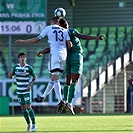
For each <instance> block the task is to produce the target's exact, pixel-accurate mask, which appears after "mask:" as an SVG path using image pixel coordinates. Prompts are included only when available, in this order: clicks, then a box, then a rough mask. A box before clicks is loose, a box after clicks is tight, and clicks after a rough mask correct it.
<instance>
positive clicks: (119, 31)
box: [117, 26, 125, 34]
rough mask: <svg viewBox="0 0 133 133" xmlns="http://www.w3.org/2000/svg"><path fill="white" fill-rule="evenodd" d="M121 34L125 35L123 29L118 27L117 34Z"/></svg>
mask: <svg viewBox="0 0 133 133" xmlns="http://www.w3.org/2000/svg"><path fill="white" fill-rule="evenodd" d="M121 32H122V33H125V27H124V26H120V27H118V28H117V34H118V33H121Z"/></svg>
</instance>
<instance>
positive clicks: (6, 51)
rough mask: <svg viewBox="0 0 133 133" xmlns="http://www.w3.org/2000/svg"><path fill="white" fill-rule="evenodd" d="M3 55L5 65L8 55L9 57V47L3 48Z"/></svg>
mask: <svg viewBox="0 0 133 133" xmlns="http://www.w3.org/2000/svg"><path fill="white" fill-rule="evenodd" d="M3 53H4V54H3V56H4V59H5V62H6V66H7V65H8V57H9V49H8V48H4V49H3Z"/></svg>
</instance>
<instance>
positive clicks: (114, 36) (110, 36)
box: [108, 32, 116, 39]
mask: <svg viewBox="0 0 133 133" xmlns="http://www.w3.org/2000/svg"><path fill="white" fill-rule="evenodd" d="M108 39H116V33H115V32H108Z"/></svg>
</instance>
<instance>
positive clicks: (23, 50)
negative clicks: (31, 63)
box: [19, 48, 27, 54]
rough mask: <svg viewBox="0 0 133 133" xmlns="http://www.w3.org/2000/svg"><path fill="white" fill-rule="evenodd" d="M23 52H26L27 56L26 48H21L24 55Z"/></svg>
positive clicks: (20, 51)
mask: <svg viewBox="0 0 133 133" xmlns="http://www.w3.org/2000/svg"><path fill="white" fill-rule="evenodd" d="M22 52H24V53H26V54H27V49H26V48H21V49H20V50H19V53H22Z"/></svg>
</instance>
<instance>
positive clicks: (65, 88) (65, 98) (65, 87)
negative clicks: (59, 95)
mask: <svg viewBox="0 0 133 133" xmlns="http://www.w3.org/2000/svg"><path fill="white" fill-rule="evenodd" d="M69 87H70V86H68V85H65V86H64V100H65V101H67V98H68V89H69Z"/></svg>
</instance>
